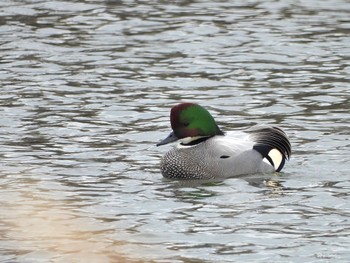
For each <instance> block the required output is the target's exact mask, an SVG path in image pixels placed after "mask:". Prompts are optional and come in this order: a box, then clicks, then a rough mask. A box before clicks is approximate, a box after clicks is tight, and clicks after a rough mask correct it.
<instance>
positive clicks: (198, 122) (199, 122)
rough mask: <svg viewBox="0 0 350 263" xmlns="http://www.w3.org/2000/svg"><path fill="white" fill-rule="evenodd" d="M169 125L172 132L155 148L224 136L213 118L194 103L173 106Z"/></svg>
mask: <svg viewBox="0 0 350 263" xmlns="http://www.w3.org/2000/svg"><path fill="white" fill-rule="evenodd" d="M170 123H171V128H172V130H173V131H172V132H171V133H170V134H169V136H168V137H166V138H165V139H164V140H162V141H161V142H159V143H158V144H157V146H160V145H164V144H168V143H170V142H175V141H177V140H180V139H185V138H186V139H187V138H188V139H189V141H191V138H193V139H196V138H197V139H198V138H200V137H212V136H215V135H223V134H224V133H223V132H222V131H221V130H220V129H219V127H218V125H217V124H216V122H215V120H214V118H213V116H211V114H210V113H209V112H208V111H207V110H206V109H204V108H203V107H201V106H199V105H198V104H195V103H181V104H178V105H176V106H174V107H173V108H172V109H171V112H170Z"/></svg>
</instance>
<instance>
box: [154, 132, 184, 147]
mask: <svg viewBox="0 0 350 263" xmlns="http://www.w3.org/2000/svg"><path fill="white" fill-rule="evenodd" d="M178 139H179V138H177V137H176V135H175V134H174V132H172V133H170V134H169V136H168V137H166V138H165V139H164V140H162V141H160V142H159V143H157V146H161V145H164V144H168V143H171V142H175V141H177V140H178Z"/></svg>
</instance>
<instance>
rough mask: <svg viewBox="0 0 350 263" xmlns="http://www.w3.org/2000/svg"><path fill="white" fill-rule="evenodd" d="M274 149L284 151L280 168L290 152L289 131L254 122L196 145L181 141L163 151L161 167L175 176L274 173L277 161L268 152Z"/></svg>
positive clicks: (202, 176) (190, 177) (278, 165)
mask: <svg viewBox="0 0 350 263" xmlns="http://www.w3.org/2000/svg"><path fill="white" fill-rule="evenodd" d="M254 148H255V149H254ZM273 149H276V150H277V151H278V152H280V154H281V164H276V166H277V167H279V170H280V169H281V168H282V167H283V165H284V160H285V159H288V158H289V157H290V155H291V145H290V143H289V140H288V137H287V135H286V134H285V133H284V132H283V131H282V130H281V129H279V128H277V127H268V126H260V127H259V126H255V127H252V128H250V129H248V130H246V132H229V133H227V134H226V135H216V136H213V137H210V138H207V139H206V140H204V141H203V140H201V141H200V142H199V143H197V144H194V145H184V144H181V143H180V144H178V145H177V146H176V147H174V148H173V149H171V150H170V151H169V152H167V153H166V154H165V155H164V157H163V158H162V161H161V170H162V174H163V176H164V177H166V178H175V179H210V178H220V177H233V176H238V175H243V174H254V173H271V172H274V171H275V170H276V168H275V167H274V162H277V161H278V160H277V161H276V160H272V159H271V158H272V157H270V156H269V153H270V151H271V150H273ZM264 159H267V160H268V162H266V161H264Z"/></svg>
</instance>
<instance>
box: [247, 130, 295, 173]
mask: <svg viewBox="0 0 350 263" xmlns="http://www.w3.org/2000/svg"><path fill="white" fill-rule="evenodd" d="M247 132H248V133H249V134H250V137H251V138H252V140H253V141H254V142H255V144H254V146H253V149H254V150H256V151H258V152H259V153H260V154H261V155H262V156H263V158H264V159H265V160H267V161H268V162H269V163H270V164H271V165H272V166H273V167H274V168H275V170H276V172H279V171H281V170H282V168H283V166H284V164H285V161H286V160H289V158H290V156H291V154H292V146H291V144H290V142H289V139H288V136H287V134H286V133H285V132H284V131H283V130H281V129H280V128H278V127H275V126H271V127H269V126H254V127H252V128H250V129H249V130H247Z"/></svg>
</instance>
